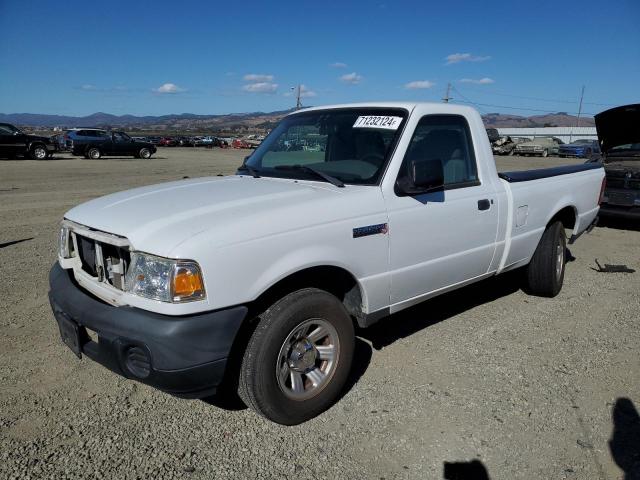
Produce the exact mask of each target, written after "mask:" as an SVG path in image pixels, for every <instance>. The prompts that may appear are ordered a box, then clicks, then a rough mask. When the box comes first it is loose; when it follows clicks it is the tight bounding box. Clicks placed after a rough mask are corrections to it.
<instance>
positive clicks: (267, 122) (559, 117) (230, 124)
mask: <svg viewBox="0 0 640 480" xmlns="http://www.w3.org/2000/svg"><path fill="white" fill-rule="evenodd" d="M291 111H292V110H281V111H276V112H268V113H266V112H251V113H231V114H226V115H195V114H193V113H181V114H175V115H161V116H142V117H138V116H135V115H120V116H118V115H111V114H109V113H103V112H97V113H94V114H91V115H88V116H86V117H73V116H64V115H45V114H37V113H10V114H4V113H0V122H6V123H12V124H15V125H20V126H25V127H41V128H42V127H45V128H53V127H61V128H71V127H104V128H128V129H144V130H155V131H162V130H173V131H184V132H188V131H190V130H194V131H203V130H252V129H259V130H268V129H271V128H273V126H274V125H275V124H276V123H277V122H278V121H279V120H280V119H281V118H282V117H283V116H284V115H286V114H287V113H289V112H291ZM482 118H483V120H484V123H485V125H486V126H487V127H493V128H506V127H511V128H513V127H570V126H575V124H576V117H575V116H573V115H569V114H567V113H565V112H558V113H552V114H546V115H534V116H531V117H523V116H519V115H509V114H502V113H490V114H487V115H484V116H483V117H482ZM593 125H594V120H593V118H592V117H581V118H580V126H583V127H587V126H593Z"/></svg>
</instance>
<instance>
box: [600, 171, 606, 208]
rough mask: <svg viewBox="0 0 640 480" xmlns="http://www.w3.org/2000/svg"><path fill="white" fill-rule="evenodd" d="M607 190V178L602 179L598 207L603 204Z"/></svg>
mask: <svg viewBox="0 0 640 480" xmlns="http://www.w3.org/2000/svg"><path fill="white" fill-rule="evenodd" d="M605 188H607V177H604V178H603V179H602V186H601V187H600V197H598V205H600V204H601V203H602V199H603V197H604V189H605Z"/></svg>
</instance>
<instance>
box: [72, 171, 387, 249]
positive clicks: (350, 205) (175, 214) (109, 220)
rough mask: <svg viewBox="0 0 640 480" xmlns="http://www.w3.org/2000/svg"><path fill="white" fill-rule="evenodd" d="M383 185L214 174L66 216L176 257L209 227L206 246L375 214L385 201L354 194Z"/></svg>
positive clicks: (104, 200)
mask: <svg viewBox="0 0 640 480" xmlns="http://www.w3.org/2000/svg"><path fill="white" fill-rule="evenodd" d="M376 191H377V193H378V195H379V189H378V188H376V187H364V186H347V187H346V188H337V187H334V186H333V185H329V184H326V183H322V182H307V181H301V180H298V181H294V180H290V179H280V178H268V177H262V178H252V177H245V176H229V177H209V178H199V179H192V180H182V181H178V182H169V183H164V184H159V185H153V186H148V187H142V188H136V189H133V190H127V191H123V192H118V193H114V194H111V195H107V196H104V197H100V198H97V199H94V200H91V201H89V202H86V203H83V204H81V205H79V206H77V207H75V208H73V209H71V210H69V211H68V212H67V214H66V215H65V218H67V219H69V220H71V221H74V222H76V223H79V224H82V225H85V226H87V227H90V228H93V229H96V230H100V231H103V232H107V233H112V234H116V235H120V236H123V237H126V238H127V239H128V240H129V241H130V242H131V244H132V246H133V248H134V249H136V250H141V251H146V252H149V253H153V254H156V255H160V256H165V257H172V256H175V257H176V258H177V257H178V256H179V255H181V254H184V253H185V252H183V251H180V252H178V251H177V250H176V248H177V247H178V246H179V245H182V244H184V243H186V242H187V241H189V240H190V239H193V238H195V237H197V236H201V235H203V234H206V242H207V245H210V246H212V247H216V246H222V245H228V244H231V243H237V242H244V241H248V240H251V239H254V238H258V237H261V236H265V235H273V234H278V233H282V232H284V231H287V230H291V229H299V228H307V227H309V226H311V225H314V224H318V223H322V222H324V223H327V222H332V221H339V220H340V219H344V218H352V217H353V216H362V215H365V216H366V215H367V214H368V213H371V214H373V213H374V211H375V209H376V208H378V209H379V204H378V202H376V201H374V200H366V199H365V200H364V201H354V198H353V196H354V195H360V194H364V195H372V194H375V192H376ZM345 197H350V199H347V198H345ZM378 213H379V212H378ZM187 254H188V252H187Z"/></svg>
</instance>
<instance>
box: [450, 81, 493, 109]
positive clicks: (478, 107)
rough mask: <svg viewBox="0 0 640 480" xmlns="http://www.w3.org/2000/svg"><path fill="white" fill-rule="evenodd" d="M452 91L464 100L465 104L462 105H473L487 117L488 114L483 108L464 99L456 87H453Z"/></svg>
mask: <svg viewBox="0 0 640 480" xmlns="http://www.w3.org/2000/svg"><path fill="white" fill-rule="evenodd" d="M453 90H454V91H455V92H456V93H457V94H458V95H460V96H461V97H462V98H463V99H464V100H466V102H464V103H470V104H471V105H473V106H474V107H476V108H477V109H478V110H480V112H482V113H484V114H485V115H488V113H489V112H487V111H486V110H485V109H484V108H482V107H480V106H479V105H478V104H476V103H474V102H472V101H471V100H469V99H468V98H467V97H465V96H464V95H463V94H462V93H460V90H458V89H457V88H456V87H453Z"/></svg>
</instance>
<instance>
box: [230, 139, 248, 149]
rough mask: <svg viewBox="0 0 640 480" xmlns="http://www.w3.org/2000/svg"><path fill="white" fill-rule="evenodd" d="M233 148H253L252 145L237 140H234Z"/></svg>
mask: <svg viewBox="0 0 640 480" xmlns="http://www.w3.org/2000/svg"><path fill="white" fill-rule="evenodd" d="M231 146H232V147H233V148H251V145H249V143H247V142H246V141H245V140H240V139H237V138H234V139H233V141H232V142H231Z"/></svg>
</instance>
